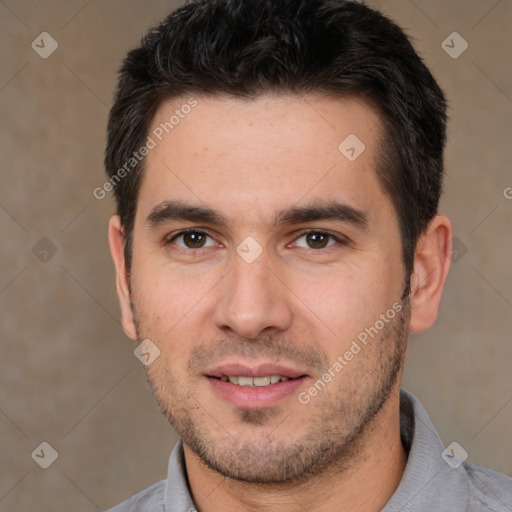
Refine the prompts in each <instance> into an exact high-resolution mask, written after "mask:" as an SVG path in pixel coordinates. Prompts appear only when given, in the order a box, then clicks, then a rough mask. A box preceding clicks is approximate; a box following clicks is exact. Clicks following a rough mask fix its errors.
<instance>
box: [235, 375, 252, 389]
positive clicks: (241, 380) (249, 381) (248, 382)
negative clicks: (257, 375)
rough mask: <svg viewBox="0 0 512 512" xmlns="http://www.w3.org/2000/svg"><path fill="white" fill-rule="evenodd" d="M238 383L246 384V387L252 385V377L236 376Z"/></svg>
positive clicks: (240, 384)
mask: <svg viewBox="0 0 512 512" xmlns="http://www.w3.org/2000/svg"><path fill="white" fill-rule="evenodd" d="M238 385H239V386H247V387H253V386H254V382H253V379H252V377H238Z"/></svg>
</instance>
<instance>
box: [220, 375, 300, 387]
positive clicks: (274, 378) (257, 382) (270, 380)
mask: <svg viewBox="0 0 512 512" xmlns="http://www.w3.org/2000/svg"><path fill="white" fill-rule="evenodd" d="M221 380H222V381H224V382H228V381H229V382H231V384H236V385H238V386H243V387H247V388H255V387H258V388H261V387H265V386H270V385H271V384H277V383H278V382H285V381H287V380H290V379H289V378H288V377H281V376H279V375H270V376H265V377H254V378H252V377H236V376H231V375H230V376H229V377H227V376H225V375H223V376H222V377H221Z"/></svg>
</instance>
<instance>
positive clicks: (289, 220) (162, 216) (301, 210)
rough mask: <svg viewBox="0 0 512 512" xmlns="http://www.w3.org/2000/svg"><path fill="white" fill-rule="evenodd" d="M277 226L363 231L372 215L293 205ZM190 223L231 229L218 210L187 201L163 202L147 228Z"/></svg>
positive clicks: (333, 205)
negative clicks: (328, 225)
mask: <svg viewBox="0 0 512 512" xmlns="http://www.w3.org/2000/svg"><path fill="white" fill-rule="evenodd" d="M273 219H274V222H273V226H274V227H275V226H277V225H279V224H284V225H291V224H300V223H305V222H312V221H318V220H334V221H341V222H345V223H347V224H351V225H353V226H354V227H357V228H359V229H361V230H367V229H368V215H367V214H366V213H365V212H363V211H362V210H360V209H358V208H355V207H353V206H351V205H348V204H345V203H341V202H338V201H328V202H314V203H310V204H309V205H306V206H300V207H299V206H293V207H291V208H288V209H285V210H281V211H279V212H277V214H276V215H274V217H273ZM179 220H182V221H189V222H198V223H204V224H210V225H213V226H218V227H227V226H228V224H229V223H228V221H227V219H226V218H225V217H224V216H223V215H222V214H221V213H219V212H218V211H217V210H214V209H212V208H209V207H206V206H196V205H191V204H188V203H185V202H183V201H163V202H161V203H159V204H158V205H156V206H155V207H154V208H153V209H152V210H151V212H150V213H149V215H148V216H147V218H146V222H145V224H146V226H148V227H150V228H157V227H159V226H161V225H163V224H167V223H169V222H173V221H179Z"/></svg>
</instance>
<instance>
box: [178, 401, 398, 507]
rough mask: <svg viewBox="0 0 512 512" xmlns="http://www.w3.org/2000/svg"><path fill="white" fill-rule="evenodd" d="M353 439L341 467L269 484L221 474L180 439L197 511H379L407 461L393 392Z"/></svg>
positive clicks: (390, 493) (394, 487)
mask: <svg viewBox="0 0 512 512" xmlns="http://www.w3.org/2000/svg"><path fill="white" fill-rule="evenodd" d="M367 427H368V428H367V429H366V430H365V432H364V434H363V435H362V436H361V437H360V438H359V439H358V442H359V443H361V445H360V446H359V447H358V448H359V449H358V450H354V453H355V455H354V457H353V459H352V460H351V461H350V462H349V463H348V464H345V465H344V466H343V467H342V468H337V467H331V468H330V469H329V470H327V471H325V472H324V473H322V474H319V475H315V476H314V477H311V478H310V479H307V480H304V481H301V482H298V483H289V484H286V485H279V486H270V485H260V484H248V483H246V482H238V481H234V480H230V479H227V478H225V477H223V476H221V475H219V474H217V473H216V472H214V471H212V470H210V469H209V468H207V467H206V466H205V465H204V464H203V463H202V462H201V461H200V460H199V458H198V457H197V456H196V455H195V454H194V453H193V452H192V451H191V450H190V448H189V447H188V446H187V445H186V444H184V454H185V462H186V467H187V475H188V479H189V484H190V489H191V493H192V497H193V500H194V503H195V505H196V508H197V510H198V512H221V511H222V512H235V511H236V512H246V511H247V512H249V511H251V512H252V511H257V512H267V511H268V512H270V511H274V510H280V511H282V512H303V511H304V510H308V511H310V512H327V511H329V512H331V511H332V510H340V511H343V510H350V511H351V512H370V511H372V512H373V511H376V510H381V509H382V508H383V507H384V506H385V504H386V503H387V502H388V501H389V499H390V498H391V496H392V495H393V493H394V492H395V490H396V488H397V487H398V484H399V483H400V480H401V478H402V475H403V472H404V470H405V465H406V462H407V456H406V453H405V450H404V449H403V446H402V443H401V440H400V419H399V396H398V393H395V394H393V396H391V397H390V398H389V400H388V401H387V402H386V404H385V405H384V407H383V408H382V410H381V411H380V412H379V414H378V415H377V416H376V417H375V418H374V421H373V422H372V423H371V424H370V425H368V426H367Z"/></svg>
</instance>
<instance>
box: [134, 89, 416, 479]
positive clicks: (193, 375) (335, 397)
mask: <svg viewBox="0 0 512 512" xmlns="http://www.w3.org/2000/svg"><path fill="white" fill-rule="evenodd" d="M187 99H188V98H185V99H183V100H174V101H173V102H168V103H165V104H164V105H162V106H161V107H160V109H159V110H158V111H157V114H156V116H155V118H154V120H153V126H152V128H151V130H150V131H153V130H154V129H156V128H158V127H159V126H160V125H161V123H165V122H166V121H168V120H169V118H170V117H171V115H172V114H173V112H174V111H175V110H176V109H179V108H180V105H182V104H185V103H186V102H187ZM196 99H197V102H198V103H197V106H196V107H195V108H194V109H193V110H192V111H191V112H190V113H189V114H188V115H187V116H185V117H184V118H183V119H181V120H180V122H179V124H176V125H175V126H174V127H173V129H172V130H171V131H170V132H169V134H167V135H165V137H162V140H161V141H158V139H156V140H157V144H156V146H155V147H154V148H153V149H152V150H151V151H150V153H149V155H148V157H147V161H146V167H145V175H144V179H143V182H142V185H141V188H140V192H139V197H138V206H137V212H136V218H135V226H134V232H133V260H132V268H131V278H130V287H131V303H132V307H133V311H134V313H135V316H134V318H133V319H132V321H133V325H134V331H135V329H136V332H137V337H138V338H139V340H144V339H150V340H151V342H152V343H154V344H155V345H156V346H157V347H158V348H159V350H160V356H159V357H158V358H157V359H156V360H155V361H154V362H153V363H152V364H151V365H149V366H147V367H146V371H147V376H148V380H149V382H150V385H151V387H152V390H153V392H154V395H155V397H156V399H157V401H158V403H159V404H160V406H161V408H162V410H163V411H164V412H165V414H166V415H167V417H168V418H169V420H170V421H171V422H172V424H173V425H174V426H175V428H176V430H177V431H178V433H179V434H180V435H181V436H182V439H183V441H184V443H185V446H186V450H191V452H193V453H195V454H196V455H197V456H199V457H200V459H201V460H202V461H203V462H204V463H205V464H206V465H207V466H208V467H210V468H211V469H214V470H216V471H217V472H219V473H221V474H223V475H225V476H228V477H231V478H234V479H238V480H243V481H253V482H267V483H270V482H274V483H275V482H284V481H290V480H295V479H299V478H301V477H304V476H306V475H311V474H314V473H317V472H320V471H322V470H324V469H325V468H326V467H328V466H329V465H330V464H333V463H334V462H335V461H336V463H337V464H338V465H339V464H341V463H342V461H343V460H345V459H347V460H348V457H349V456H351V455H353V452H354V450H355V449H356V447H357V441H358V439H361V437H362V436H363V435H364V432H365V431H366V429H367V427H368V426H369V425H371V424H372V421H374V420H375V418H377V417H378V414H377V413H378V412H379V410H381V409H382V407H383V405H384V404H385V403H386V401H387V399H388V397H389V396H390V393H391V392H392V391H396V390H397V389H398V387H399V374H400V366H401V362H402V360H403V354H404V349H405V343H406V337H407V324H408V318H409V312H408V307H407V304H404V303H403V302H400V300H401V297H402V291H403V288H404V279H405V275H404V269H403V263H402V258H401V254H402V253H401V241H400V234H399V227H398V220H397V217H396V213H395V211H394V209H393V207H392V204H391V201H390V199H389V198H388V197H387V196H386V194H385V193H384V191H383V189H382V187H381V185H380V184H379V182H378V180H377V177H376V171H375V156H376V153H377V151H378V149H379V148H378V140H379V135H380V127H379V120H378V117H377V115H376V113H375V112H374V111H373V110H372V109H371V108H370V107H369V106H368V105H367V104H365V103H364V102H362V101H360V100H357V99H353V98H352V99H339V98H331V97H318V96H305V97H304V98H302V97H299V96H294V95H290V96H265V97H261V98H258V99H256V100H251V101H241V100H235V99H233V98H221V97H202V98H199V97H198V98H196ZM349 136H350V138H349V139H348V140H347V142H346V143H344V144H341V143H342V142H343V141H344V140H345V139H347V137H349ZM354 136H355V137H357V139H356V138H354ZM358 139H359V141H358ZM340 144H341V149H340V148H339V146H340ZM362 144H364V146H363V145H362ZM351 148H353V150H352V149H351ZM128 330H129V329H128ZM131 332H133V331H131Z"/></svg>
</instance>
